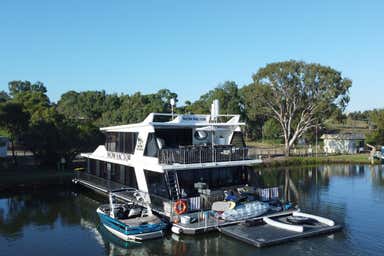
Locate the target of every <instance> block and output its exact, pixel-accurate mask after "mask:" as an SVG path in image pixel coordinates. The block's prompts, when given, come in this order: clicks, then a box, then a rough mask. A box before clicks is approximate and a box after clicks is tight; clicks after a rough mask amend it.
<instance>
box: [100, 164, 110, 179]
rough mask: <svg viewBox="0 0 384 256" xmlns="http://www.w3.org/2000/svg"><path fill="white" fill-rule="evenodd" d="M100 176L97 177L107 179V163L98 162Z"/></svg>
mask: <svg viewBox="0 0 384 256" xmlns="http://www.w3.org/2000/svg"><path fill="white" fill-rule="evenodd" d="M99 168H100V174H99V176H100V177H101V178H104V179H108V169H107V162H104V161H99Z"/></svg>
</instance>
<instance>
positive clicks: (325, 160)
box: [257, 154, 380, 168]
mask: <svg viewBox="0 0 384 256" xmlns="http://www.w3.org/2000/svg"><path fill="white" fill-rule="evenodd" d="M317 164H371V161H370V160H369V154H356V155H333V156H318V157H314V156H313V157H297V156H293V157H275V158H269V159H264V160H263V163H261V164H258V165H257V166H258V167H262V168H271V167H284V166H308V165H317ZM374 164H380V161H379V160H375V161H374Z"/></svg>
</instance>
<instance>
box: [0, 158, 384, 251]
mask: <svg viewBox="0 0 384 256" xmlns="http://www.w3.org/2000/svg"><path fill="white" fill-rule="evenodd" d="M250 179H251V180H250V182H251V183H253V184H255V185H257V186H265V187H266V186H281V187H282V188H285V189H283V191H284V196H285V197H288V198H290V199H291V200H292V201H296V202H298V203H299V205H300V207H301V208H302V209H303V210H304V211H306V212H310V213H315V214H318V215H322V216H328V217H330V218H332V219H334V220H336V221H337V222H340V223H342V224H343V225H344V229H343V231H341V232H338V233H336V234H333V235H330V236H322V237H316V238H308V239H303V240H299V241H295V242H290V243H287V244H283V245H278V246H274V247H269V248H261V249H259V248H255V247H252V246H249V245H246V244H244V243H242V242H239V241H236V240H233V239H231V238H227V237H225V236H224V235H220V234H217V233H211V234H206V235H199V236H194V237H191V236H189V237H186V236H182V237H179V236H177V235H171V234H170V235H168V236H167V237H166V238H165V239H159V240H154V241H149V242H145V243H144V244H130V243H125V242H122V241H120V240H118V239H117V238H115V237H113V236H112V235H110V234H109V233H108V232H106V231H105V229H103V228H102V227H101V226H100V225H99V221H98V218H97V215H96V212H95V210H96V208H97V206H98V205H99V204H100V203H104V202H106V198H105V197H102V196H98V195H96V194H95V193H93V192H91V191H87V190H84V189H83V190H82V189H79V188H78V187H76V186H74V185H71V184H65V183H64V184H63V185H54V186H44V188H39V187H35V188H34V189H28V191H23V190H19V191H17V192H11V193H9V192H8V193H5V192H4V193H0V255H7V256H8V255H55V256H59V255H183V256H184V255H241V256H245V255H279V256H281V255H384V221H383V220H384V168H383V167H382V166H374V167H371V166H360V165H330V166H319V167H311V168H299V169H298V168H283V169H278V170H263V171H259V170H257V169H255V170H254V172H253V173H252V175H251V178H250Z"/></svg>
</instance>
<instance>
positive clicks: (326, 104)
mask: <svg viewBox="0 0 384 256" xmlns="http://www.w3.org/2000/svg"><path fill="white" fill-rule="evenodd" d="M351 85H352V81H351V80H350V79H348V78H345V77H343V76H342V75H341V72H339V71H336V70H334V69H333V68H331V67H327V66H322V65H320V64H315V63H305V62H302V61H293V60H291V61H285V62H277V63H271V64H268V65H266V66H265V67H263V68H261V69H259V70H258V72H257V73H256V74H254V75H253V84H251V85H250V87H251V88H252V87H253V88H254V90H252V91H254V92H255V94H254V100H255V101H258V104H257V106H260V107H261V108H262V109H263V111H264V112H265V113H266V114H267V115H269V116H270V117H272V118H274V119H276V120H277V121H278V122H279V124H280V125H281V128H282V131H283V137H284V141H285V154H286V155H287V156H288V155H289V152H290V149H291V147H292V146H293V145H294V143H295V142H296V140H297V139H298V138H300V137H301V136H302V135H303V134H304V133H305V132H306V131H307V130H308V129H310V128H313V127H315V126H316V125H318V124H320V123H321V122H322V121H323V120H325V119H326V118H327V117H329V116H330V115H331V114H332V112H333V111H335V109H341V110H344V109H345V107H346V105H347V104H348V102H349V96H348V95H349V88H350V87H351Z"/></svg>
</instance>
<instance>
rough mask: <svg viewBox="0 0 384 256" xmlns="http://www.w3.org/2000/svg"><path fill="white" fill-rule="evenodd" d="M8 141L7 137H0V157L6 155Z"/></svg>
mask: <svg viewBox="0 0 384 256" xmlns="http://www.w3.org/2000/svg"><path fill="white" fill-rule="evenodd" d="M8 142H9V140H8V138H6V137H0V157H6V156H7V150H8Z"/></svg>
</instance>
